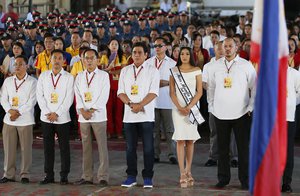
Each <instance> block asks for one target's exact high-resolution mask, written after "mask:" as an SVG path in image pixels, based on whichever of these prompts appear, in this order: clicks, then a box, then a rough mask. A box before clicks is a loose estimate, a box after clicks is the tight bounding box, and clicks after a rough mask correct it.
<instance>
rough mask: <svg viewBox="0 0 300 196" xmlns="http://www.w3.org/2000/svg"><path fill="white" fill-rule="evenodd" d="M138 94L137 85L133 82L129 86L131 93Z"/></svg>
mask: <svg viewBox="0 0 300 196" xmlns="http://www.w3.org/2000/svg"><path fill="white" fill-rule="evenodd" d="M138 94H139V86H138V85H136V84H134V85H132V86H131V95H138Z"/></svg>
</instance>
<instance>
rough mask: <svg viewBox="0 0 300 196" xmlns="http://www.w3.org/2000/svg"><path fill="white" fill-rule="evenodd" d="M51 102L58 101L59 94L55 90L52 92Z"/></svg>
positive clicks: (55, 102)
mask: <svg viewBox="0 0 300 196" xmlns="http://www.w3.org/2000/svg"><path fill="white" fill-rule="evenodd" d="M51 103H54V104H57V103H58V94H57V93H55V92H53V93H51Z"/></svg>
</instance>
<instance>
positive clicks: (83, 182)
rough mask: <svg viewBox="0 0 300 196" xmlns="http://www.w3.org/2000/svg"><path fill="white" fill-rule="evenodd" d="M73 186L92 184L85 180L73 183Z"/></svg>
mask: <svg viewBox="0 0 300 196" xmlns="http://www.w3.org/2000/svg"><path fill="white" fill-rule="evenodd" d="M74 184H75V185H84V184H93V182H91V181H87V180H85V179H80V180H78V181H76V182H74Z"/></svg>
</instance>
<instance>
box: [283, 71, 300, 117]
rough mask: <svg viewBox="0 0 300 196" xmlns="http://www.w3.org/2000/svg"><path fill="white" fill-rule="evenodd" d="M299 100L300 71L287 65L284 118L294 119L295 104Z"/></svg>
mask: <svg viewBox="0 0 300 196" xmlns="http://www.w3.org/2000/svg"><path fill="white" fill-rule="evenodd" d="M299 102H300V72H299V71H297V70H295V69H294V68H291V67H288V70H287V100H286V120H287V121H290V122H293V121H295V111H296V105H297V104H299Z"/></svg>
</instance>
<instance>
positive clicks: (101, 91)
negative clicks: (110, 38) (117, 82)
mask: <svg viewBox="0 0 300 196" xmlns="http://www.w3.org/2000/svg"><path fill="white" fill-rule="evenodd" d="M83 61H85V64H86V70H84V71H83V72H81V73H79V74H78V75H77V77H76V81H75V95H76V101H77V105H76V109H77V112H78V114H79V120H78V121H79V122H80V130H81V138H82V148H83V150H82V154H83V159H82V160H83V163H82V169H83V174H82V177H81V179H80V180H79V181H77V182H76V183H75V184H78V185H82V184H92V183H93V142H92V141H93V138H92V137H93V135H92V133H91V129H92V130H93V133H94V135H95V138H96V140H97V144H98V153H99V161H100V165H99V168H98V175H97V178H98V181H99V184H100V186H107V185H108V167H109V165H108V151H107V138H106V121H107V116H106V103H107V100H108V97H109V87H110V82H109V76H108V74H107V73H106V72H104V71H101V70H99V69H98V68H97V62H98V53H97V51H96V50H93V49H87V50H85V51H84V53H83Z"/></svg>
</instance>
